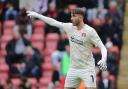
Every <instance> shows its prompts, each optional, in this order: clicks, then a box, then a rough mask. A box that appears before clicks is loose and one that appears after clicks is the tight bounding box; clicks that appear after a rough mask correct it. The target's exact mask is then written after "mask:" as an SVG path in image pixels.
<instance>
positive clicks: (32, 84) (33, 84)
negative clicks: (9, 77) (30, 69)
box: [28, 78, 38, 88]
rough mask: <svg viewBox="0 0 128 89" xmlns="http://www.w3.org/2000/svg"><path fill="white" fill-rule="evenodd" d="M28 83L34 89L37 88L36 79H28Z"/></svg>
mask: <svg viewBox="0 0 128 89" xmlns="http://www.w3.org/2000/svg"><path fill="white" fill-rule="evenodd" d="M28 82H29V83H30V84H31V86H32V87H33V88H34V87H35V88H36V87H37V84H38V82H37V79H36V78H28Z"/></svg>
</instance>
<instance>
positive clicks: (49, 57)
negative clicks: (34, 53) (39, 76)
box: [44, 56, 53, 63]
mask: <svg viewBox="0 0 128 89" xmlns="http://www.w3.org/2000/svg"><path fill="white" fill-rule="evenodd" d="M44 62H45V63H53V61H52V58H51V56H44Z"/></svg>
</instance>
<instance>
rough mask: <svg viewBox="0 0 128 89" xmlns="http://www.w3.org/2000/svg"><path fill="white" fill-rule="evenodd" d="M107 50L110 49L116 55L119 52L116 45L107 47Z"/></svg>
mask: <svg viewBox="0 0 128 89" xmlns="http://www.w3.org/2000/svg"><path fill="white" fill-rule="evenodd" d="M108 51H110V52H112V53H115V54H117V55H118V54H119V48H118V46H113V47H111V48H110V49H108Z"/></svg>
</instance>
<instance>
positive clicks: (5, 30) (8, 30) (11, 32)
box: [3, 28, 13, 35]
mask: <svg viewBox="0 0 128 89" xmlns="http://www.w3.org/2000/svg"><path fill="white" fill-rule="evenodd" d="M3 31H4V35H13V30H12V29H8V28H7V29H4V30H3Z"/></svg>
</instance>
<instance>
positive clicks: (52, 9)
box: [45, 2, 58, 19]
mask: <svg viewBox="0 0 128 89" xmlns="http://www.w3.org/2000/svg"><path fill="white" fill-rule="evenodd" d="M45 15H47V16H49V17H52V18H55V19H56V18H57V16H58V11H57V9H56V5H55V3H54V2H51V3H49V4H48V11H47V12H46V13H45Z"/></svg>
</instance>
